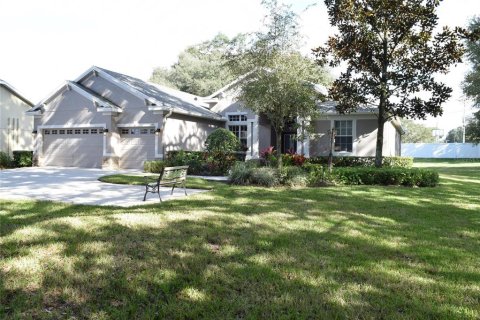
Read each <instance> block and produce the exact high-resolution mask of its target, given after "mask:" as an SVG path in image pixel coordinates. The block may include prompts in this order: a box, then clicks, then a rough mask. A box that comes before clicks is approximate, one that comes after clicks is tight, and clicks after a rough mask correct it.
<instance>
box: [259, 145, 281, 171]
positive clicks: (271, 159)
mask: <svg viewBox="0 0 480 320" xmlns="http://www.w3.org/2000/svg"><path fill="white" fill-rule="evenodd" d="M275 154H276V151H275V148H274V147H273V146H270V147H268V148H265V149H263V150H262V151H260V158H261V159H262V160H263V161H265V165H266V166H269V167H271V166H275V165H276V164H277V157H276V156H275Z"/></svg>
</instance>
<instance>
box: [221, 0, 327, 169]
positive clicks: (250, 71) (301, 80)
mask: <svg viewBox="0 0 480 320" xmlns="http://www.w3.org/2000/svg"><path fill="white" fill-rule="evenodd" d="M262 3H263V4H264V5H265V6H266V7H267V9H268V10H269V15H268V16H267V20H266V23H265V27H266V31H265V32H257V33H255V34H254V35H253V38H252V39H251V40H250V43H248V40H245V39H243V40H244V41H243V42H240V43H237V44H234V45H233V46H232V49H231V51H230V55H229V66H230V68H231V70H232V71H233V72H234V73H235V74H236V75H238V76H242V75H248V76H246V77H245V79H244V81H242V82H241V84H240V90H239V91H240V93H239V99H240V100H242V101H243V102H244V103H245V104H246V105H247V106H248V108H250V109H251V110H253V111H255V112H256V113H258V114H263V115H265V116H266V117H267V118H268V119H269V120H270V123H271V126H272V128H273V130H274V131H275V136H276V146H275V147H276V148H275V149H276V151H277V153H278V154H277V158H278V166H279V167H281V166H282V157H281V156H280V154H279V153H280V150H281V141H282V131H283V130H284V128H285V125H286V123H287V122H289V121H294V120H296V119H297V118H299V117H300V118H305V119H306V118H308V117H311V116H313V115H314V114H315V113H316V111H317V108H316V102H317V99H318V93H317V91H316V90H315V86H314V85H315V84H319V83H326V82H327V81H328V74H327V72H325V70H324V69H323V68H321V67H319V66H318V65H316V64H315V62H314V61H312V60H311V59H309V58H306V57H304V56H302V55H301V54H300V53H299V52H298V51H297V50H298V45H299V43H301V37H300V35H299V34H298V23H297V18H298V17H297V15H296V14H295V13H294V12H293V11H292V10H291V9H290V7H289V6H286V5H282V4H279V3H278V2H277V1H275V0H272V1H263V2H262ZM246 42H247V43H246Z"/></svg>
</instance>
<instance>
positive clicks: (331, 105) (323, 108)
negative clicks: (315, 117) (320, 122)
mask: <svg viewBox="0 0 480 320" xmlns="http://www.w3.org/2000/svg"><path fill="white" fill-rule="evenodd" d="M337 104H338V103H337V102H336V101H324V102H320V103H318V104H317V107H318V110H319V111H320V112H323V113H337V110H336V109H335V107H336V106H337ZM377 110H378V108H377V107H376V106H373V105H365V106H360V107H358V108H357V111H355V112H352V113H374V112H377Z"/></svg>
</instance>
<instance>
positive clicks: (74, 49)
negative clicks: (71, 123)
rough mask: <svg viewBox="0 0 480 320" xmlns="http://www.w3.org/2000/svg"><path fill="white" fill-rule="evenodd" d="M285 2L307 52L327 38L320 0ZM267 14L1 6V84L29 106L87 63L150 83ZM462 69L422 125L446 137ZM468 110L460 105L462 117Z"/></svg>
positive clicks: (95, 0)
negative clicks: (193, 49) (435, 113)
mask: <svg viewBox="0 0 480 320" xmlns="http://www.w3.org/2000/svg"><path fill="white" fill-rule="evenodd" d="M285 3H289V4H291V5H292V8H293V9H294V10H295V11H296V12H297V13H299V14H300V18H301V21H300V22H301V26H302V30H301V31H302V33H303V34H304V35H305V43H304V45H303V48H302V50H303V51H304V52H305V53H309V52H310V49H311V48H314V47H318V46H319V45H322V44H323V43H324V42H325V41H326V40H327V38H328V36H329V35H331V34H333V32H334V30H333V29H332V28H331V27H330V24H329V21H328V16H327V12H326V8H325V6H324V5H323V1H315V0H285ZM315 3H316V5H313V6H310V5H311V4H315ZM307 7H309V9H307V10H305V8H307ZM265 13H266V12H265V10H264V9H263V7H262V6H261V0H202V1H198V0H175V1H167V0H163V1H159V0H135V1H132V0H82V1H73V0H42V1H38V0H15V1H11V0H0V39H1V41H2V45H1V48H2V51H1V54H0V79H2V80H5V81H7V82H9V83H10V84H11V85H13V86H14V87H15V88H17V89H18V90H19V91H20V92H21V93H22V94H24V95H25V96H26V97H27V98H29V99H30V100H32V102H34V103H37V102H39V101H40V100H41V99H43V98H45V97H46V96H48V95H49V94H50V93H51V92H52V91H54V90H55V89H56V88H57V87H58V86H60V85H61V84H62V82H63V81H64V80H73V79H75V78H76V77H78V76H79V75H80V74H82V73H83V72H84V71H85V70H87V69H88V68H89V67H91V66H92V65H96V66H99V67H103V68H106V69H111V70H114V71H117V72H121V73H125V74H128V75H131V76H135V77H138V78H141V79H144V80H148V78H149V77H150V75H151V73H152V70H153V69H154V68H155V67H158V66H163V67H168V66H170V65H171V64H173V63H174V62H175V61H176V58H177V57H178V54H179V53H180V52H181V51H182V50H184V49H185V48H186V47H187V46H189V45H193V44H196V43H199V42H202V41H206V40H209V39H212V38H213V37H214V36H215V35H216V34H218V33H224V34H226V35H227V36H229V37H233V36H235V35H237V34H238V33H243V32H251V31H255V30H258V29H259V28H261V25H262V20H263V18H264V16H265ZM438 14H439V25H441V26H443V25H449V26H466V25H467V23H468V20H469V19H470V18H472V17H473V16H474V15H475V14H478V15H480V0H444V1H443V3H442V4H441V5H440V8H439V12H438ZM468 68H469V67H468V66H467V65H466V64H460V65H458V66H456V67H453V68H452V69H451V72H450V73H449V74H448V75H447V76H445V77H442V80H443V81H445V82H446V83H447V84H448V85H449V86H451V87H452V88H453V89H454V92H453V96H452V98H451V99H450V100H449V101H448V102H447V103H446V104H445V106H444V115H443V117H440V118H436V119H434V118H430V119H429V120H428V121H426V122H424V123H425V124H426V125H428V126H432V127H438V128H440V129H444V130H445V133H446V132H447V131H448V130H450V129H452V128H455V127H457V126H460V125H461V124H462V118H463V110H464V102H463V101H462V92H461V82H462V80H463V77H464V74H465V73H466V72H467V71H468ZM340 71H341V70H332V72H333V74H334V75H338V74H339V72H340ZM470 104H471V103H470V102H468V101H467V102H465V109H466V114H467V115H468V114H470V113H471V111H472V109H471V108H470Z"/></svg>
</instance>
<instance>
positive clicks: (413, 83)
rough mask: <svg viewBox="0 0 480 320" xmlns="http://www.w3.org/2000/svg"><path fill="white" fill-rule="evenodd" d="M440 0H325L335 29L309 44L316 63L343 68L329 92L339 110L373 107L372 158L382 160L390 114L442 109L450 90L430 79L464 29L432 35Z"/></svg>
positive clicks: (452, 55)
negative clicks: (323, 40)
mask: <svg viewBox="0 0 480 320" xmlns="http://www.w3.org/2000/svg"><path fill="white" fill-rule="evenodd" d="M440 2H441V1H439V0H388V1H387V0H325V4H326V6H327V9H328V14H329V17H330V22H331V24H332V26H334V27H337V28H338V34H336V35H334V36H331V37H330V38H329V40H328V41H327V43H326V45H325V46H323V47H319V48H316V49H314V50H313V51H314V53H315V54H316V57H317V61H318V62H319V64H320V65H325V64H329V65H330V66H332V67H334V66H338V65H339V64H340V63H341V62H342V61H344V62H346V64H347V66H346V71H344V72H342V74H341V75H340V77H339V78H338V79H337V80H336V81H335V82H334V83H333V86H332V87H331V89H330V90H329V95H330V97H331V98H332V99H333V100H336V101H337V102H338V105H337V110H338V111H339V112H340V113H348V112H352V111H354V110H356V109H357V108H358V107H359V106H361V105H366V104H375V105H376V106H378V114H377V117H378V122H377V123H378V131H377V142H376V153H375V165H376V166H377V167H380V166H382V151H383V131H384V124H385V122H386V121H388V120H389V119H391V118H393V117H401V118H412V119H425V118H426V116H427V115H432V116H438V115H441V114H442V104H443V103H444V102H445V101H446V100H447V99H448V98H449V97H450V95H451V92H452V89H451V88H449V87H448V86H446V85H445V84H443V83H441V82H438V81H436V80H435V78H434V76H435V74H437V73H443V74H445V73H447V72H448V70H449V66H450V65H452V64H454V63H459V62H461V60H462V55H463V53H464V52H465V47H464V44H463V43H462V41H461V38H462V37H467V36H469V37H472V36H473V35H472V34H470V33H469V32H467V30H464V29H461V28H455V29H454V30H451V29H449V28H447V27H444V28H443V29H442V30H441V31H440V32H439V33H437V34H434V29H435V28H436V26H437V20H438V17H437V14H436V10H437V7H438V6H439V4H440Z"/></svg>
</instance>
